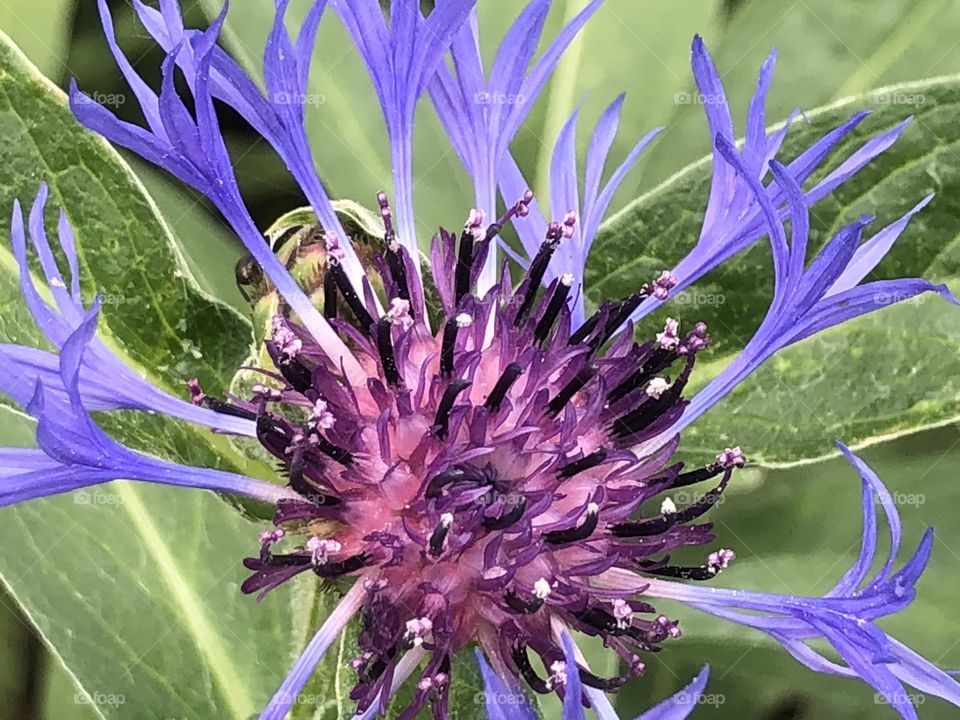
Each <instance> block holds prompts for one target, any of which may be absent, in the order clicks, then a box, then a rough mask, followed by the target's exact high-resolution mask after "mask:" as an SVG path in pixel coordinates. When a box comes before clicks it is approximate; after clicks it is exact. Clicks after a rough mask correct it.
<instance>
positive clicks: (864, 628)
mask: <svg viewBox="0 0 960 720" xmlns="http://www.w3.org/2000/svg"><path fill="white" fill-rule="evenodd" d="M840 449H841V451H842V452H843V453H844V454H845V455H846V456H847V458H848V459H849V460H850V461H851V462H852V463H853V465H854V467H855V468H856V469H857V471H858V473H859V474H860V477H861V479H862V482H863V488H864V503H863V517H864V530H863V546H862V547H863V549H862V551H861V553H860V556H859V557H858V559H857V562H856V563H855V564H854V566H853V567H851V568H850V569H849V570H848V571H847V572H846V573H845V574H844V576H843V578H841V580H840V582H839V583H838V584H837V585H836V586H835V587H834V589H833V590H831V592H830V593H828V594H827V595H826V596H825V597H822V598H808V597H798V596H790V595H774V594H770V593H759V592H752V591H748V590H726V589H720V588H714V587H702V586H701V587H694V586H690V585H681V584H679V583H673V582H669V581H663V580H659V579H652V580H650V585H649V587H647V589H646V590H645V591H644V592H645V594H647V595H650V596H652V597H665V598H671V599H675V600H679V601H681V602H685V603H688V604H690V605H691V606H693V607H696V608H697V609H700V610H703V611H704V612H707V613H710V614H712V615H716V616H717V617H721V618H724V619H727V620H730V621H732V622H736V623H739V624H741V625H746V626H748V627H752V628H755V629H758V630H761V631H763V632H766V633H768V634H769V635H770V636H771V637H773V638H774V639H775V640H777V642H779V643H781V644H782V645H783V646H784V647H785V649H786V650H787V651H788V652H790V653H791V655H793V656H794V657H795V658H796V659H797V660H799V661H800V662H802V663H803V664H804V665H806V666H807V667H809V668H811V669H813V670H815V671H817V672H824V673H830V674H835V675H842V676H846V677H860V678H861V679H862V680H864V681H866V682H867V683H869V684H870V685H872V686H873V687H874V689H875V690H876V691H877V692H878V693H879V694H881V695H882V696H883V697H884V699H885V702H887V703H889V704H890V705H891V706H892V707H894V708H895V709H896V710H897V711H898V712H899V713H900V715H901V716H902V717H903V718H908V719H909V718H916V711H915V709H914V707H913V705H912V703H911V702H910V695H909V694H908V693H907V691H906V690H905V688H904V685H903V683H907V684H908V685H910V686H912V687H914V688H916V689H918V690H920V691H921V692H925V693H930V694H933V695H937V696H938V697H942V698H944V699H946V700H948V701H949V702H952V703H953V704H954V705H957V706H958V707H960V683H958V682H957V681H956V680H954V679H953V678H952V677H950V676H949V675H948V674H947V673H945V672H944V671H942V670H940V669H939V668H937V667H936V666H934V665H933V664H931V663H930V662H928V661H927V660H924V659H923V658H922V657H920V656H919V655H917V654H916V653H914V652H913V651H912V650H910V649H909V648H907V647H906V646H904V645H902V644H901V643H899V642H897V641H896V640H894V639H893V638H891V637H889V636H888V635H886V634H885V633H884V632H883V631H882V630H881V629H880V628H879V627H878V626H877V625H876V624H875V621H876V620H877V619H879V618H882V617H884V616H887V615H891V614H893V613H896V612H900V611H901V610H903V609H904V608H906V607H907V606H908V605H909V604H910V602H911V601H912V600H913V598H914V596H915V594H916V591H915V585H916V582H917V581H918V579H919V578H920V575H921V573H922V572H923V569H924V568H925V567H926V564H927V562H928V560H929V558H930V553H931V550H932V547H933V534H932V531H929V530H928V531H927V532H926V533H925V534H924V537H923V539H922V540H921V542H920V545H919V547H918V548H917V550H916V552H915V553H914V554H913V555H912V556H911V557H910V559H909V560H908V561H907V562H906V563H905V564H904V565H903V566H902V567H901V568H900V570H898V571H896V572H894V562H895V555H896V553H897V551H898V550H899V547H900V537H901V525H900V518H899V515H898V513H897V508H896V505H895V504H894V502H893V498H892V496H891V495H890V493H889V491H888V490H887V489H886V487H884V485H883V483H882V482H881V481H880V479H879V478H878V477H877V475H876V474H875V473H874V472H873V471H872V470H871V469H870V468H869V467H868V466H867V465H866V464H865V463H864V462H863V461H862V460H861V459H860V458H858V457H857V456H855V455H854V454H853V453H851V452H850V451H849V450H848V449H847V448H846V447H844V446H843V445H840ZM876 502H879V503H880V504H881V506H882V507H883V509H884V512H885V513H886V515H887V518H888V525H889V526H890V533H891V542H890V546H891V552H890V555H889V556H888V558H887V559H886V561H885V563H884V565H883V567H882V569H881V570H880V571H879V572H878V573H877V575H876V576H875V577H874V579H873V580H871V581H869V582H868V581H867V580H866V577H867V574H868V573H869V571H870V568H871V566H872V565H873V564H874V561H875V558H874V553H875V552H876V548H877V542H876V540H877V538H876V532H877V523H876V511H875V509H874V504H875V503H876ZM815 639H820V640H826V641H827V642H829V643H830V645H832V647H833V649H834V650H835V651H836V652H837V653H838V654H839V655H840V657H841V658H842V660H843V662H844V663H845V665H839V664H837V663H835V662H833V661H830V660H827V659H826V658H824V657H823V656H822V655H820V653H819V652H817V651H815V650H813V649H812V648H811V647H809V646H808V645H807V643H808V642H809V641H811V640H815Z"/></svg>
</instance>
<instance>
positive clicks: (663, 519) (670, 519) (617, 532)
mask: <svg viewBox="0 0 960 720" xmlns="http://www.w3.org/2000/svg"><path fill="white" fill-rule="evenodd" d="M676 524H677V513H664V514H663V515H660V516H659V517H655V518H651V519H649V520H640V521H637V522H627V523H618V524H616V525H611V526H610V527H609V528H608V529H609V531H610V534H611V535H614V536H615V537H622V538H635V537H650V536H652V535H660V534H662V533H665V532H667V530H669V529H670V528H672V527H673V526H674V525H676Z"/></svg>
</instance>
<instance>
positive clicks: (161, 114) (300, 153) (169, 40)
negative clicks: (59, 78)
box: [71, 0, 362, 380]
mask: <svg viewBox="0 0 960 720" xmlns="http://www.w3.org/2000/svg"><path fill="white" fill-rule="evenodd" d="M283 7H285V4H282V5H281V10H282V9H283ZM226 9H227V8H226V5H225V6H224V8H223V11H222V12H221V13H220V14H219V15H218V16H217V17H216V18H215V19H214V21H213V23H212V24H211V26H210V27H209V28H208V29H207V30H205V31H203V32H190V33H187V32H186V31H185V30H184V29H183V24H182V18H181V16H180V13H179V10H178V8H177V7H176V4H175V3H172V0H166V1H165V3H164V4H163V5H162V7H161V13H160V15H159V17H158V16H157V14H156V11H152V12H151V11H149V9H147V8H145V7H144V6H138V10H139V11H140V12H141V15H142V16H144V17H146V18H147V19H148V22H147V24H146V26H147V28H148V29H150V30H151V31H153V32H155V33H156V34H157V36H158V37H157V39H158V40H159V41H160V42H161V43H162V44H165V47H166V49H167V52H168V56H167V59H166V60H165V62H164V65H163V83H162V88H161V93H160V96H159V98H157V99H156V101H157V109H156V113H157V117H158V119H159V122H160V126H161V127H160V128H159V129H154V128H153V127H152V126H151V130H152V132H148V131H147V130H144V129H143V128H140V127H137V126H135V125H131V124H129V123H125V122H122V121H120V120H118V119H117V118H116V117H115V116H114V115H113V114H112V113H110V112H109V111H107V110H106V109H105V108H103V107H102V106H100V105H98V104H96V103H91V102H89V101H88V99H86V98H85V96H83V95H82V94H81V93H80V92H79V91H78V90H76V88H75V87H73V88H72V89H71V107H72V108H73V110H74V114H75V115H76V116H77V118H78V119H79V120H80V122H82V123H83V124H84V125H86V126H88V127H90V128H91V129H93V130H95V131H97V132H99V133H100V134H101V135H104V136H105V137H107V138H108V139H110V140H112V141H113V142H115V143H117V144H118V145H121V146H123V147H126V148H127V149H129V150H132V151H133V152H135V153H137V154H139V155H141V156H142V157H143V158H144V159H146V160H147V161H149V162H151V163H153V164H155V165H157V166H159V167H162V168H164V169H166V170H167V171H169V172H171V173H173V174H174V175H176V176H177V177H178V178H180V179H181V180H183V181H184V182H186V183H187V184H189V185H191V186H192V187H193V188H195V189H196V190H197V191H198V192H200V193H202V194H203V195H205V196H206V197H208V198H209V199H210V200H211V201H212V202H213V203H214V204H215V205H216V206H217V209H218V210H219V211H220V212H221V214H222V215H223V216H224V218H225V219H226V220H227V222H228V223H229V224H230V226H231V227H232V228H233V230H234V232H235V233H236V234H237V236H238V237H239V238H240V239H241V241H242V242H243V243H244V245H245V246H246V247H247V249H248V250H249V252H250V253H251V255H253V257H254V259H255V260H256V261H257V263H258V264H259V265H260V267H261V268H262V269H263V271H264V273H265V274H266V275H267V277H269V278H270V280H271V282H273V284H274V285H275V286H276V288H277V290H278V291H279V292H280V294H281V295H282V296H283V297H284V299H285V300H286V301H287V303H288V304H289V305H290V307H291V308H292V309H293V310H294V312H296V313H297V315H298V316H299V318H300V321H301V322H302V323H303V324H304V326H306V328H307V329H308V330H309V331H310V332H311V334H313V336H314V337H315V338H316V340H317V341H318V342H319V343H320V345H321V346H322V347H323V348H324V349H325V350H326V351H327V353H328V355H329V357H330V360H331V361H332V363H333V364H334V365H335V366H342V367H343V368H344V369H345V371H346V372H347V374H348V375H349V376H350V377H351V378H353V379H357V380H359V378H360V377H361V375H362V370H361V368H360V367H359V364H358V363H357V361H356V359H355V358H354V356H353V354H352V353H351V352H350V350H349V349H348V348H347V347H346V345H345V344H344V343H343V341H342V340H341V339H340V337H339V336H338V335H337V334H336V333H335V332H334V331H333V329H332V328H331V327H330V324H329V323H328V322H327V321H326V320H325V319H324V318H323V316H322V315H321V314H320V313H319V311H317V309H316V308H315V307H314V305H313V304H312V303H311V302H310V300H309V298H308V297H307V296H306V294H305V293H304V292H303V290H302V289H301V288H300V287H299V286H298V285H297V283H296V281H295V280H294V279H293V278H292V277H291V276H290V273H289V272H288V271H287V269H286V268H285V267H284V265H283V263H282V262H280V261H279V260H278V259H277V257H276V255H274V253H273V252H272V251H271V250H270V248H269V246H268V245H267V244H266V243H264V242H263V236H262V235H261V233H260V231H259V230H258V229H257V227H256V224H255V223H254V221H253V219H252V218H251V217H250V213H249V211H248V210H247V208H246V206H245V205H244V202H243V199H242V197H241V195H240V189H239V187H238V185H237V179H236V176H235V173H234V171H233V167H232V161H231V159H230V156H229V154H228V152H227V149H226V145H225V143H224V141H223V137H222V134H221V132H220V128H219V122H218V120H217V115H216V111H215V109H214V104H213V101H214V98H216V97H220V98H222V99H226V100H228V101H230V100H236V99H237V97H238V96H240V95H242V94H243V92H244V91H247V92H249V90H250V88H251V87H252V84H251V83H248V82H242V81H239V80H238V79H237V78H238V77H242V73H241V72H240V71H239V70H238V69H236V68H234V67H232V66H231V61H229V58H227V56H226V55H225V53H223V52H222V51H221V50H220V48H219V47H218V46H217V44H216V43H217V38H218V36H219V34H220V30H221V28H222V26H223V22H224V20H225V16H226ZM316 12H319V11H316ZM316 12H314V13H312V14H311V15H310V16H309V17H308V21H307V25H306V29H305V30H304V33H305V34H304V35H303V36H302V37H301V40H302V41H303V42H302V45H301V46H300V47H299V49H298V50H293V51H291V52H288V53H282V52H275V51H276V50H277V48H278V47H279V46H280V45H281V44H282V39H281V32H280V31H279V30H277V29H276V28H275V30H274V32H273V33H272V35H271V39H272V42H273V44H272V45H271V46H270V47H268V52H271V53H272V55H271V56H270V57H268V64H270V65H271V67H270V68H269V69H268V71H267V72H266V74H267V75H268V76H269V77H270V78H271V84H272V86H273V87H274V88H280V87H282V88H284V89H285V90H292V91H296V92H293V93H286V94H283V93H281V94H280V96H279V97H277V98H274V99H273V102H272V104H265V103H266V101H264V100H263V98H262V97H260V96H259V93H255V94H254V95H253V96H252V97H245V98H244V100H243V102H240V103H238V106H237V108H236V109H237V110H238V111H239V112H241V113H242V114H243V113H246V115H245V117H246V116H247V115H249V116H250V117H248V119H250V120H251V122H252V123H253V124H254V125H255V126H256V127H259V128H260V129H262V130H263V131H264V132H265V133H268V134H266V137H267V138H268V139H269V140H270V141H271V142H272V143H273V144H274V145H275V147H277V150H278V152H279V153H280V155H281V156H282V157H283V158H284V160H286V161H287V164H288V166H289V167H290V169H291V171H292V172H293V173H294V175H295V176H296V177H297V179H298V181H300V183H301V185H302V186H303V187H304V190H305V192H306V193H307V196H308V198H309V199H310V201H311V204H312V205H313V206H314V207H315V209H316V211H317V213H318V216H319V217H320V218H321V222H322V223H323V224H324V226H325V227H326V228H327V229H328V230H337V231H338V230H340V229H341V228H340V226H339V222H338V221H337V220H336V215H335V213H334V211H333V209H332V205H331V204H330V202H329V199H328V198H327V197H326V195H325V194H324V193H323V190H322V186H321V185H320V182H319V179H318V178H317V176H316V173H315V171H314V170H313V168H312V161H311V159H310V153H309V148H308V147H307V144H306V131H305V129H304V128H303V123H302V113H300V112H299V111H298V110H296V109H295V108H293V107H292V106H291V101H292V100H295V101H296V103H301V99H302V95H303V93H302V86H301V81H302V79H303V78H304V77H305V69H304V68H303V63H302V60H303V56H304V55H305V54H306V53H307V46H309V45H310V44H311V43H312V37H313V35H314V27H313V26H314V24H315V23H316V22H318V20H319V18H318V16H317V15H316ZM109 20H110V19H109V16H105V17H104V22H105V23H109ZM161 21H162V28H161ZM276 22H277V23H279V24H282V22H283V14H282V13H278V16H277V20H276ZM282 35H283V36H284V37H285V30H284V31H282ZM287 42H288V43H289V40H287ZM176 66H179V67H180V69H181V70H182V71H183V73H184V74H185V76H186V78H187V84H188V86H189V87H190V90H191V93H192V95H193V100H194V103H193V105H194V108H195V112H194V114H191V113H190V112H189V110H188V109H187V107H186V104H185V103H184V102H183V101H182V100H181V99H180V98H179V97H178V95H177V92H176V89H175V87H174V83H173V72H174V67H176ZM154 98H155V96H154V95H150V96H149V97H148V98H147V99H146V100H144V101H143V104H145V105H146V107H145V108H144V112H145V113H149V112H152V111H153V100H154ZM138 99H140V98H139V95H138ZM301 104H302V103H301ZM300 109H301V110H302V107H301V108H300ZM341 238H342V241H341V247H343V249H344V252H345V258H344V264H345V267H347V268H348V269H349V271H350V272H352V274H353V276H354V278H360V277H361V276H362V269H361V268H360V266H359V261H358V260H356V257H355V254H354V253H353V251H352V250H351V249H350V248H349V244H348V243H347V241H346V238H345V237H344V236H343V235H342V234H341Z"/></svg>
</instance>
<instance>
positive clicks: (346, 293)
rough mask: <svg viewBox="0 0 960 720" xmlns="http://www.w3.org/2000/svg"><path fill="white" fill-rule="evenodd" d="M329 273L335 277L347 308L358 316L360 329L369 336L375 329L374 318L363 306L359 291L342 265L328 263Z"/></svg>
mask: <svg viewBox="0 0 960 720" xmlns="http://www.w3.org/2000/svg"><path fill="white" fill-rule="evenodd" d="M327 272H328V273H330V274H331V275H333V279H334V280H335V281H336V284H337V289H338V290H339V291H340V294H341V295H343V299H344V300H346V301H347V306H348V307H349V308H350V309H351V310H352V311H353V314H354V315H355V316H356V318H357V323H358V324H359V326H360V329H361V330H363V331H364V332H365V333H366V334H367V335H369V334H370V331H371V328H372V327H373V316H372V315H370V312H369V311H368V310H367V306H366V305H364V304H363V300H361V299H360V296H359V295H357V291H356V290H355V289H354V287H353V283H351V282H350V278H348V277H347V273H346V271H345V270H344V269H343V267H342V266H341V265H340V263H338V262H328V263H327Z"/></svg>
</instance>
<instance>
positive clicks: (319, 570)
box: [313, 553, 370, 578]
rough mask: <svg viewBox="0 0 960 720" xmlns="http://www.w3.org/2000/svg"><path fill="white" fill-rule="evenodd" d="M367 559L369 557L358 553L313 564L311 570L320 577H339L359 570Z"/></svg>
mask: <svg viewBox="0 0 960 720" xmlns="http://www.w3.org/2000/svg"><path fill="white" fill-rule="evenodd" d="M369 560H370V558H369V557H368V556H367V555H366V554H365V553H360V554H359V555H354V556H353V557H349V558H347V559H346V560H341V561H339V562H325V563H323V564H318V565H314V566H313V572H314V573H315V574H316V575H317V576H318V577H322V578H335V577H340V576H341V575H349V574H350V573H353V572H356V571H357V570H360V569H361V568H362V567H363V566H364V565H366V564H367V562H368V561H369Z"/></svg>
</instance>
